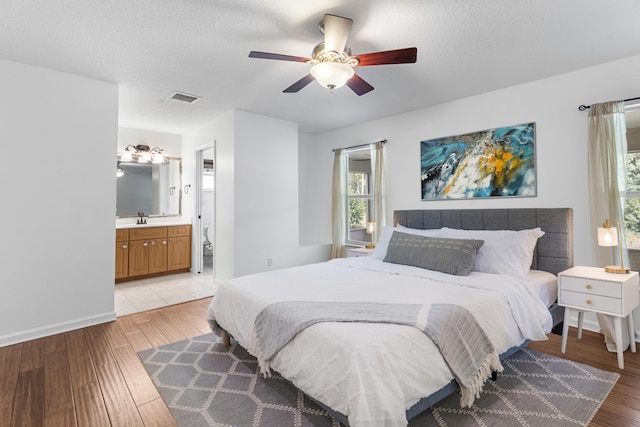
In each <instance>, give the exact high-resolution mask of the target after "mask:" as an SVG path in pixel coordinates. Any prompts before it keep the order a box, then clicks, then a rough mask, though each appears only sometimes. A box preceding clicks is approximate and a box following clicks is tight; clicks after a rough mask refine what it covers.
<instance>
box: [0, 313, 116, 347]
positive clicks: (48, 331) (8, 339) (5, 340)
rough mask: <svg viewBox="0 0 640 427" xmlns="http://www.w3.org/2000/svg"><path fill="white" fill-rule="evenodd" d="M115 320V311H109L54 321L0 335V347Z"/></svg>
mask: <svg viewBox="0 0 640 427" xmlns="http://www.w3.org/2000/svg"><path fill="white" fill-rule="evenodd" d="M114 320H116V312H115V311H111V312H108V313H104V314H99V315H96V316H89V317H84V318H82V319H75V320H72V321H68V322H61V323H56V324H54V325H48V326H45V327H42V328H34V329H29V330H26V331H21V332H17V333H14V334H9V335H3V336H0V347H5V346H8V345H12V344H18V343H21V342H25V341H30V340H35V339H37V338H43V337H48V336H50V335H55V334H60V333H63V332H69V331H73V330H75V329H80V328H86V327H87V326H93V325H97V324H100V323H106V322H112V321H114Z"/></svg>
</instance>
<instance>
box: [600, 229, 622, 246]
mask: <svg viewBox="0 0 640 427" xmlns="http://www.w3.org/2000/svg"><path fill="white" fill-rule="evenodd" d="M598 246H618V229H617V228H616V227H598Z"/></svg>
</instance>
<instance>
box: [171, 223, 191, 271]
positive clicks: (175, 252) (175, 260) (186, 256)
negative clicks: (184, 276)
mask: <svg viewBox="0 0 640 427" xmlns="http://www.w3.org/2000/svg"><path fill="white" fill-rule="evenodd" d="M167 228H168V232H169V256H168V260H169V265H168V269H169V270H170V271H173V270H181V269H183V268H190V267H191V226H190V225H175V226H171V227H167Z"/></svg>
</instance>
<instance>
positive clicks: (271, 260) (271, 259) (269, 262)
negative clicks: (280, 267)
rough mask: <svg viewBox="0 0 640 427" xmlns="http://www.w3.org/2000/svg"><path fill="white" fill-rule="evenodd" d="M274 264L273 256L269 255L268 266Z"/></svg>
mask: <svg viewBox="0 0 640 427" xmlns="http://www.w3.org/2000/svg"><path fill="white" fill-rule="evenodd" d="M272 266H273V258H271V257H269V258H267V267H272Z"/></svg>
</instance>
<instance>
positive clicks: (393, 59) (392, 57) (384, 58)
mask: <svg viewBox="0 0 640 427" xmlns="http://www.w3.org/2000/svg"><path fill="white" fill-rule="evenodd" d="M354 56H355V57H356V58H358V59H359V60H360V62H359V63H358V67H365V66H367V65H383V64H409V63H413V62H416V59H417V56H418V49H417V48H415V47H408V48H405V49H396V50H385V51H382V52H372V53H364V54H362V55H354Z"/></svg>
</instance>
